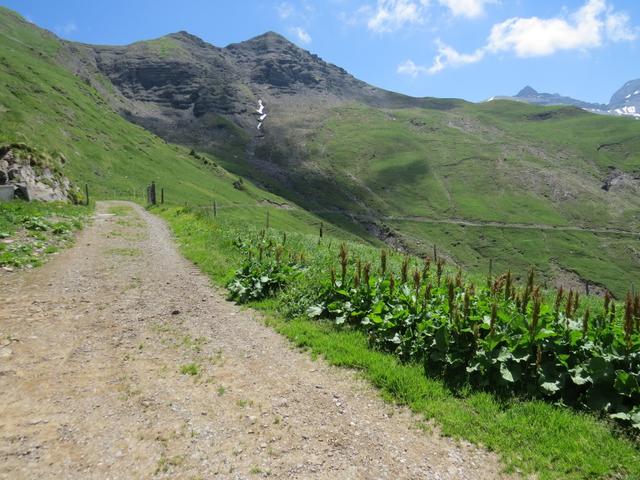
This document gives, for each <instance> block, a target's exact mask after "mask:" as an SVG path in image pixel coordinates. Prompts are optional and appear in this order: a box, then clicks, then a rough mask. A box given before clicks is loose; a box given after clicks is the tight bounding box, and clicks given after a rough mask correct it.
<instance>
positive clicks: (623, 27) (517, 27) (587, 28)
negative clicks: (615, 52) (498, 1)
mask: <svg viewBox="0 0 640 480" xmlns="http://www.w3.org/2000/svg"><path fill="white" fill-rule="evenodd" d="M635 38H636V33H635V32H634V29H633V28H632V27H631V26H630V25H629V17H628V16H627V15H626V14H623V13H618V12H615V11H614V9H613V7H611V6H609V5H607V2H606V0H588V1H587V2H586V3H585V4H584V5H583V6H582V7H581V8H580V9H578V10H577V11H576V12H574V13H573V14H571V15H570V16H569V17H568V18H562V17H555V18H548V19H541V18H538V17H530V18H519V17H516V18H510V19H508V20H505V21H504V22H502V23H499V24H496V25H494V26H493V28H492V29H491V34H490V35H489V40H488V43H487V46H486V48H487V50H489V51H491V52H505V51H507V52H514V53H515V54H516V56H518V57H539V56H545V55H552V54H554V53H556V52H558V51H562V50H587V49H590V48H595V47H600V46H601V45H603V44H604V42H605V41H606V40H611V41H613V42H619V41H622V40H633V39H635Z"/></svg>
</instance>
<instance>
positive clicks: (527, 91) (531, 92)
mask: <svg viewBox="0 0 640 480" xmlns="http://www.w3.org/2000/svg"><path fill="white" fill-rule="evenodd" d="M537 95H538V92H537V91H536V90H535V89H534V88H533V87H530V86H529V85H527V86H526V87H524V88H523V89H522V90H520V91H519V92H518V94H517V95H516V97H520V98H522V97H524V98H528V97H535V96H537Z"/></svg>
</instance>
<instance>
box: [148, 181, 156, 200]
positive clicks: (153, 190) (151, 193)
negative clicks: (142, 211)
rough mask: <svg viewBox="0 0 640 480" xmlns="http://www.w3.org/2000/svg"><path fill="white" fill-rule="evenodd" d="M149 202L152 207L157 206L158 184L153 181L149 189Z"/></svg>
mask: <svg viewBox="0 0 640 480" xmlns="http://www.w3.org/2000/svg"><path fill="white" fill-rule="evenodd" d="M149 200H150V201H149V203H150V204H151V205H155V204H156V182H155V181H153V180H152V181H151V187H149Z"/></svg>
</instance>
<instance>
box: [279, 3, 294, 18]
mask: <svg viewBox="0 0 640 480" xmlns="http://www.w3.org/2000/svg"><path fill="white" fill-rule="evenodd" d="M276 10H277V12H278V16H279V17H280V18H281V19H282V20H286V19H287V18H289V17H290V16H291V15H292V14H293V12H294V9H293V5H291V4H290V3H288V2H282V3H281V4H280V5H278V6H277V7H276Z"/></svg>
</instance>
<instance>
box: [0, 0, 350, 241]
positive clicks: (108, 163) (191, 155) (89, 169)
mask: <svg viewBox="0 0 640 480" xmlns="http://www.w3.org/2000/svg"><path fill="white" fill-rule="evenodd" d="M69 55H70V53H69V50H68V46H67V45H66V44H65V43H64V42H62V41H60V40H59V39H57V38H56V37H55V36H54V35H52V34H51V33H49V32H47V31H45V30H41V29H39V28H37V27H36V26H34V25H33V24H31V23H29V22H27V21H26V20H24V19H23V18H21V17H20V16H19V15H17V14H15V13H13V12H11V11H9V10H8V9H4V8H0V85H2V88H0V145H3V144H12V143H24V144H26V145H28V146H29V147H30V148H33V149H34V150H37V151H40V152H44V153H46V154H47V155H48V156H51V157H53V158H63V159H64V167H63V173H64V174H65V175H66V176H68V177H69V178H70V179H72V180H73V181H74V182H76V184H78V185H81V186H84V185H85V184H87V185H88V186H89V191H90V196H91V198H134V199H137V200H138V201H143V199H144V190H145V188H146V185H148V184H149V183H150V182H151V181H152V180H154V181H155V182H156V184H157V186H158V188H159V189H160V188H164V190H165V198H166V201H167V202H170V203H172V204H185V203H189V204H191V205H209V206H210V207H211V208H210V210H211V211H212V210H213V203H214V202H216V205H217V207H218V208H217V213H218V215H221V216H225V215H226V216H233V217H234V218H236V219H238V220H241V221H251V222H260V223H261V224H262V223H263V222H266V216H267V215H269V221H270V223H271V225H273V226H278V227H279V228H282V229H284V230H287V229H290V230H302V231H308V232H310V231H317V229H318V226H319V224H320V220H319V219H318V218H317V217H315V216H314V215H311V214H309V213H307V212H305V211H304V210H302V209H300V208H297V207H296V206H295V205H293V204H291V203H290V202H287V201H286V200H284V199H282V198H279V197H277V196H276V195H273V194H271V193H269V192H266V191H264V190H262V189H260V188H258V187H256V186H254V185H253V184H252V183H251V182H250V181H243V182H238V177H237V176H236V175H232V174H230V173H229V172H227V171H226V170H225V169H224V168H222V167H221V166H219V161H218V159H217V158H216V157H215V156H214V155H211V154H209V155H204V154H201V153H198V152H193V151H191V149H187V148H186V147H183V146H178V145H172V144H168V143H167V142H166V141H165V140H163V139H161V138H159V137H157V136H155V135H153V134H151V133H149V132H148V131H147V130H145V129H143V128H141V127H139V126H136V125H134V124H132V123H130V122H128V121H126V120H125V119H123V118H122V117H121V116H120V115H119V114H118V113H117V112H116V111H115V110H114V109H113V108H112V107H111V106H110V105H109V104H108V103H107V101H106V100H105V99H104V97H103V94H102V93H101V92H99V91H98V90H96V89H95V88H94V87H93V86H92V84H91V81H88V80H87V79H85V78H83V77H82V76H80V75H74V74H72V73H70V72H69V70H68V69H67V68H65V67H63V66H62V65H67V64H68V62H69ZM97 80H100V79H99V78H97V77H94V78H93V81H97ZM101 80H102V81H103V82H104V85H106V86H107V87H108V86H109V85H110V84H109V81H108V80H106V79H104V78H103V79H101ZM105 88H106V87H105ZM111 88H113V87H111ZM234 184H235V185H234ZM159 196H160V191H158V197H159ZM267 212H268V213H267ZM329 228H331V227H329V226H327V229H329ZM331 230H332V231H333V232H334V233H335V234H336V235H338V236H342V237H348V236H350V235H349V234H347V233H344V232H342V231H340V230H339V229H337V228H331Z"/></svg>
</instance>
